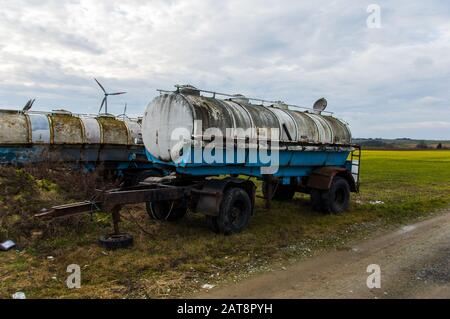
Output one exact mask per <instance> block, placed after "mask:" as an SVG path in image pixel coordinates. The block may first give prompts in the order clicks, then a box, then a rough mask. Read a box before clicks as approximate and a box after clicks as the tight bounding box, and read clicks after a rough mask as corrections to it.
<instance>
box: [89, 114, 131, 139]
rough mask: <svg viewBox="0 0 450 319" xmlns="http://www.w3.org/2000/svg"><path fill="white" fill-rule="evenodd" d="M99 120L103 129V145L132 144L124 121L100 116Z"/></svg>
mask: <svg viewBox="0 0 450 319" xmlns="http://www.w3.org/2000/svg"><path fill="white" fill-rule="evenodd" d="M97 120H98V122H99V123H100V126H101V128H102V143H103V144H122V145H127V144H131V143H129V132H128V129H127V127H126V125H125V123H124V122H123V121H118V120H117V119H116V118H115V117H111V116H99V117H98V118H97ZM130 142H131V141H130Z"/></svg>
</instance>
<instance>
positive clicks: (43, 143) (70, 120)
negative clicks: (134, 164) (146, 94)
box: [0, 110, 143, 163]
mask: <svg viewBox="0 0 450 319" xmlns="http://www.w3.org/2000/svg"><path fill="white" fill-rule="evenodd" d="M139 149H143V146H142V135H141V124H140V119H129V118H126V117H124V118H117V117H115V116H113V115H107V114H105V115H97V116H96V115H78V114H73V113H71V112H68V111H65V110H56V111H53V112H21V111H13V110H0V163H25V162H36V161H44V160H51V161H54V160H55V161H56V160H62V161H86V162H97V161H122V160H128V159H129V157H130V156H132V153H133V152H135V151H136V150H139Z"/></svg>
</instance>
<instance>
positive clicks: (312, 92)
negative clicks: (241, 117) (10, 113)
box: [0, 0, 450, 139]
mask: <svg viewBox="0 0 450 319" xmlns="http://www.w3.org/2000/svg"><path fill="white" fill-rule="evenodd" d="M372 3H375V4H378V5H379V6H380V8H381V11H380V16H381V27H380V28H368V26H367V18H368V16H369V15H370V14H371V13H368V12H367V8H368V6H369V5H370V4H372ZM0 6H1V10H0V61H1V63H0V107H2V108H10V107H11V108H12V107H14V108H19V107H21V106H22V105H24V104H25V102H26V101H27V100H28V99H29V98H31V97H35V98H37V101H36V103H35V106H34V107H33V109H36V110H52V109H57V108H65V109H68V110H70V111H73V112H87V113H96V112H97V111H98V107H99V104H100V102H101V99H102V96H101V93H100V91H99V89H98V87H97V86H96V84H95V83H94V81H93V79H92V78H93V77H94V76H95V77H97V78H98V79H99V80H100V81H101V82H102V83H103V84H104V86H105V87H106V88H107V89H109V90H111V91H117V90H125V91H127V92H128V94H126V95H123V96H119V97H112V98H111V99H110V108H109V111H110V112H111V113H114V114H119V113H121V112H122V109H123V105H124V103H125V102H127V103H128V113H129V114H130V115H141V114H142V113H143V110H144V109H145V107H146V105H147V104H148V102H149V101H150V100H151V99H152V98H153V97H154V96H156V94H157V92H156V91H155V90H156V89H157V88H165V89H171V88H173V85H174V84H184V83H190V84H192V85H194V86H197V87H199V88H203V89H210V90H217V91H221V92H229V93H242V94H244V95H248V96H251V97H260V98H267V99H271V100H274V99H276V100H284V101H286V102H289V103H293V104H299V105H303V106H310V105H312V104H313V102H314V101H315V100H316V99H317V98H319V97H322V96H324V97H326V98H327V99H328V110H329V111H332V112H334V113H335V115H336V116H338V117H340V118H343V119H344V120H346V121H347V122H348V123H349V124H350V126H351V128H352V131H353V135H354V136H358V137H386V138H394V137H412V138H429V139H450V102H449V101H450V3H449V2H448V1H444V0H442V1H418V0H417V1H415V0H409V1H406V0H405V1H402V0H400V1H373V0H372V1H356V0H354V1H350V0H348V1H340V0H337V1H319V0H316V1H299V0H295V1H294V0H293V1H285V0H283V1H281V0H273V1H261V0H260V1H256V0H255V1H251V0H245V1H244V0H240V1H239V0H236V1H225V0H223V1H217V0H216V1H212V0H211V1H206V0H204V1H202V0H191V1H187V0H186V1H176V0H173V1H168V0H163V1H141V0H140V1H137V0H135V1H125V0H121V1H111V0H108V1H106V0H105V1H100V0H96V1H83V0H78V1H61V0H39V1H32V0H29V1H25V0H14V1H12V0H0ZM370 21H372V22H373V21H374V20H372V19H370Z"/></svg>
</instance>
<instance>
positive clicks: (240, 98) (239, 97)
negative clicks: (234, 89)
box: [230, 94, 250, 103]
mask: <svg viewBox="0 0 450 319" xmlns="http://www.w3.org/2000/svg"><path fill="white" fill-rule="evenodd" d="M230 100H231V101H234V102H238V103H239V102H240V103H249V101H250V100H249V99H248V98H247V97H245V96H244V95H242V94H233V97H232V98H231V99H230Z"/></svg>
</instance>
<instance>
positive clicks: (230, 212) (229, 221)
mask: <svg viewBox="0 0 450 319" xmlns="http://www.w3.org/2000/svg"><path fill="white" fill-rule="evenodd" d="M251 214H252V202H251V200H250V197H249V196H248V194H247V192H246V191H244V190H243V189H242V188H237V187H234V188H229V189H228V190H227V191H226V192H225V194H224V197H223V199H222V203H221V204H220V209H219V215H218V216H213V217H211V216H208V223H209V224H210V227H211V228H212V230H213V231H216V232H219V233H222V234H225V235H230V234H235V233H239V232H241V231H243V230H244V229H245V228H247V226H248V223H249V221H250V216H251Z"/></svg>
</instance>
